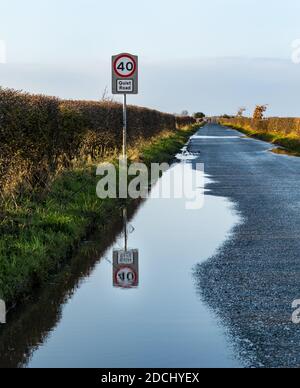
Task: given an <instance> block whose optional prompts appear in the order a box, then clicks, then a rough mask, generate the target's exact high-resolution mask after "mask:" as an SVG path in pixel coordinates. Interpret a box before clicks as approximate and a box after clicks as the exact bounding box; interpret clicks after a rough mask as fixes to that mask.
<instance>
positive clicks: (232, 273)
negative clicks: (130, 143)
mask: <svg viewBox="0 0 300 388" xmlns="http://www.w3.org/2000/svg"><path fill="white" fill-rule="evenodd" d="M198 135H199V136H202V137H195V138H193V139H192V140H191V145H190V147H191V148H190V150H191V151H196V152H198V151H200V152H201V156H200V160H201V162H203V163H204V164H205V171H206V173H207V174H209V175H210V176H211V177H212V179H213V181H214V182H213V183H211V184H209V185H208V189H209V190H210V191H211V193H212V194H213V195H215V196H222V197H227V198H229V199H230V200H231V201H232V202H233V203H234V204H235V208H234V211H236V212H238V213H239V215H240V216H241V219H242V221H241V222H240V223H239V224H238V225H236V226H235V227H234V229H233V231H232V234H231V237H230V238H229V239H228V240H227V242H226V243H225V245H223V246H222V247H221V248H220V249H219V251H218V253H217V254H216V255H215V256H214V257H212V258H210V259H209V260H208V261H207V262H205V263H204V264H201V265H199V266H198V267H197V270H196V272H195V278H196V282H197V286H198V290H199V293H200V294H201V297H202V298H203V299H204V301H205V302H206V303H207V304H208V305H209V306H210V307H211V308H212V309H213V310H214V311H215V312H216V313H217V315H218V316H219V318H220V319H221V321H222V323H224V325H225V326H226V327H227V328H228V333H229V335H230V336H231V337H232V339H233V341H234V344H235V347H236V351H237V353H238V354H239V357H240V358H241V360H242V361H243V363H244V364H245V366H250V367H299V366H300V325H296V324H294V323H292V313H293V311H294V310H293V309H292V302H293V301H294V300H295V299H300V238H299V237H300V158H296V157H291V156H286V155H277V154H274V153H272V152H270V149H272V148H273V147H272V146H271V145H270V144H268V143H265V142H262V141H259V140H255V139H250V138H246V137H245V136H244V135H242V134H241V133H239V132H237V131H235V130H231V129H227V128H224V127H222V126H219V125H213V124H211V125H207V126H205V127H204V128H202V129H200V131H199V133H198ZM204 136H207V137H206V138H205V137H204ZM198 161H199V160H198Z"/></svg>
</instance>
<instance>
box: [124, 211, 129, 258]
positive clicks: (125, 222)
mask: <svg viewBox="0 0 300 388" xmlns="http://www.w3.org/2000/svg"><path fill="white" fill-rule="evenodd" d="M123 221H124V237H125V247H124V249H125V252H127V249H128V230H127V208H124V209H123Z"/></svg>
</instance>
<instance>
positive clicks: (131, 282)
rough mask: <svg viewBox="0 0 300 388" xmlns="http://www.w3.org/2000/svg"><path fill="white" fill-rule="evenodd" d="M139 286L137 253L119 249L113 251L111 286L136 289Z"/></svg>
mask: <svg viewBox="0 0 300 388" xmlns="http://www.w3.org/2000/svg"><path fill="white" fill-rule="evenodd" d="M138 285H139V251H138V250H137V249H129V250H124V249H119V250H114V251H113V286H114V287H117V288H126V289H128V288H137V287H138Z"/></svg>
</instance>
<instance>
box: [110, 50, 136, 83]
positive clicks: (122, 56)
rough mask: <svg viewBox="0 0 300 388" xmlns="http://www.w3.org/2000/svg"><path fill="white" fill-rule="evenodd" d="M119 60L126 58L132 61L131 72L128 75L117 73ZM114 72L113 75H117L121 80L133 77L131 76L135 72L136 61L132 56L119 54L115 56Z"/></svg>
mask: <svg viewBox="0 0 300 388" xmlns="http://www.w3.org/2000/svg"><path fill="white" fill-rule="evenodd" d="M120 58H128V59H130V60H132V62H133V70H132V72H131V73H130V74H128V75H121V74H120V73H119V72H118V69H117V62H118V60H119V59H120ZM114 71H115V73H116V74H117V76H118V77H122V78H130V77H132V76H133V74H134V73H135V72H136V60H135V58H134V57H133V56H131V55H129V54H120V55H118V56H117V58H116V59H115V61H114Z"/></svg>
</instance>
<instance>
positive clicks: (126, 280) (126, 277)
mask: <svg viewBox="0 0 300 388" xmlns="http://www.w3.org/2000/svg"><path fill="white" fill-rule="evenodd" d="M115 277H116V278H115V284H116V285H117V286H118V287H121V288H132V287H136V286H137V274H136V272H135V271H134V269H133V268H132V267H120V268H118V270H117V271H116V274H115Z"/></svg>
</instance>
